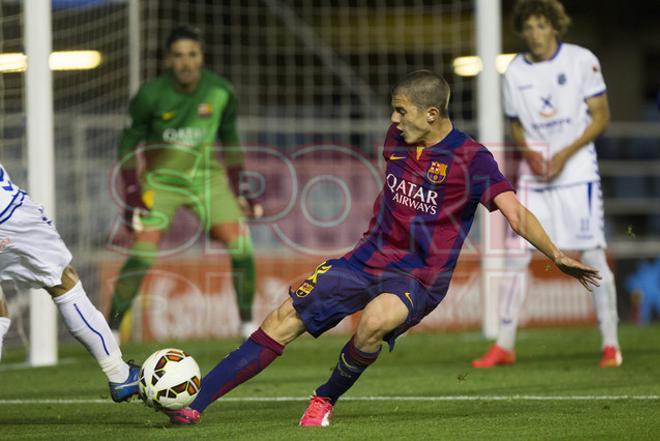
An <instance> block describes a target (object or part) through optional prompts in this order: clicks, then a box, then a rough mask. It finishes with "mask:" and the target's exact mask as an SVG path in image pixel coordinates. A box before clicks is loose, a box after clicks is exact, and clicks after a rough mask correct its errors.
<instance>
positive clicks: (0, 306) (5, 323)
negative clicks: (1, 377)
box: [0, 286, 11, 360]
mask: <svg viewBox="0 0 660 441" xmlns="http://www.w3.org/2000/svg"><path fill="white" fill-rule="evenodd" d="M10 325H11V320H10V319H9V309H8V308H7V301H6V300H5V294H4V292H3V291H2V286H0V360H1V359H2V342H3V341H4V339H5V335H6V334H7V331H8V330H9V326H10Z"/></svg>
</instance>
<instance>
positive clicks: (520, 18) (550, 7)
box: [513, 0, 571, 36]
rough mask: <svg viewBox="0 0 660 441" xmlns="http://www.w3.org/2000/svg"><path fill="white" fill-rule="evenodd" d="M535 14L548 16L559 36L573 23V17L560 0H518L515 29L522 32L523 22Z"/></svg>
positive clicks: (514, 20) (514, 9)
mask: <svg viewBox="0 0 660 441" xmlns="http://www.w3.org/2000/svg"><path fill="white" fill-rule="evenodd" d="M534 15H538V16H542V17H545V18H547V19H548V21H549V22H550V23H551V24H552V27H553V28H554V29H555V31H557V33H558V34H559V36H562V35H564V33H565V32H566V30H567V29H568V26H570V24H571V17H569V16H568V15H567V14H566V11H565V10H564V6H563V5H562V4H561V3H560V2H559V1H558V0H518V2H517V3H516V5H515V6H514V7H513V29H514V30H515V31H516V32H517V33H519V34H520V33H522V28H523V24H524V23H525V21H526V20H527V19H528V18H529V17H531V16H534Z"/></svg>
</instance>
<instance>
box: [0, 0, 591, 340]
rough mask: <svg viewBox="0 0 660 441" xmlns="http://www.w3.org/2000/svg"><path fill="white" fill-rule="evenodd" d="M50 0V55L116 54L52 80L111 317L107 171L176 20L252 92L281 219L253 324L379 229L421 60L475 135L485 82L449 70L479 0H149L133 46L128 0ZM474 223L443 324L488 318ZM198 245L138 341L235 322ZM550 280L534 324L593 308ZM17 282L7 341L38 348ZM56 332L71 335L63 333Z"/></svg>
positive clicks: (248, 139)
mask: <svg viewBox="0 0 660 441" xmlns="http://www.w3.org/2000/svg"><path fill="white" fill-rule="evenodd" d="M54 4H55V8H54V10H53V20H52V22H53V30H52V34H53V35H52V38H53V50H54V51H69V50H92V51H98V52H99V53H100V54H101V57H102V58H101V63H100V64H99V65H98V66H97V67H94V68H90V69H87V70H70V71H55V72H54V83H53V84H54V99H55V137H56V141H55V157H56V163H55V168H56V186H57V188H56V196H57V199H56V206H57V213H56V216H55V217H56V222H57V227H58V230H59V231H60V233H61V235H62V237H63V238H64V240H65V242H66V243H67V244H68V246H69V247H70V249H71V251H72V253H73V255H74V264H75V266H76V268H77V269H78V271H79V273H80V275H81V278H82V279H83V282H84V284H85V286H86V289H87V292H88V293H89V295H90V297H92V300H93V301H94V302H95V303H97V304H98V305H100V306H101V308H102V309H103V310H104V311H107V308H108V305H109V301H110V296H111V294H112V287H113V283H114V280H115V277H116V276H117V272H118V270H119V268H120V266H121V264H122V262H123V260H124V259H125V257H126V251H127V248H128V247H129V246H130V237H129V236H128V234H127V233H126V232H125V231H123V230H122V229H121V228H117V223H116V221H117V216H118V214H119V208H118V206H117V201H116V200H115V199H114V197H113V194H112V188H113V185H114V184H113V183H112V182H111V171H112V170H113V167H114V165H115V156H116V144H117V139H118V135H119V132H120V130H121V128H122V127H123V126H124V125H125V124H126V121H127V116H126V109H127V103H128V98H129V95H130V91H129V84H130V78H129V75H130V74H129V72H130V70H131V66H130V63H129V60H130V59H131V57H130V51H131V50H137V51H138V55H139V56H138V58H139V60H140V64H141V65H140V70H139V72H140V76H141V80H144V79H148V78H153V77H155V76H157V75H159V74H160V73H162V72H163V71H164V62H163V57H164V40H165V38H166V36H167V34H168V33H169V32H170V31H171V30H172V29H173V28H174V27H175V26H177V25H180V24H190V25H193V26H196V27H198V28H199V29H200V31H201V32H202V35H203V37H204V39H205V48H204V49H205V63H206V66H207V67H208V68H210V69H212V70H214V71H215V72H217V73H219V74H221V75H223V76H225V77H227V78H228V79H229V80H230V81H232V82H233V84H234V86H235V90H236V94H237V97H238V106H239V107H238V110H239V130H240V132H241V137H242V140H243V143H244V145H245V146H246V149H247V151H248V155H247V157H248V168H249V169H250V170H251V171H252V178H253V179H252V181H254V182H256V184H255V186H256V187H257V188H259V189H260V190H259V191H263V194H262V196H263V201H264V204H265V205H266V208H267V213H269V216H267V217H266V219H265V220H263V221H261V222H255V223H253V224H252V225H251V231H252V235H253V241H254V242H255V250H256V259H257V271H258V275H257V277H258V281H257V293H256V300H255V306H254V311H255V316H256V318H257V319H260V318H262V317H263V314H265V312H267V311H268V309H270V308H271V307H272V306H274V305H276V304H277V303H278V302H280V301H281V300H282V299H283V298H285V296H286V295H287V290H288V286H289V285H295V284H296V283H298V282H299V281H300V280H301V279H303V278H304V277H305V276H306V275H307V274H308V273H309V272H310V271H311V270H312V269H313V268H314V267H315V266H316V265H317V264H318V263H319V262H320V261H321V260H322V258H330V257H335V256H338V255H340V254H341V253H343V252H345V251H346V250H348V249H350V247H351V245H352V244H353V243H355V242H356V241H357V239H359V237H360V236H361V233H362V232H363V231H364V230H365V229H366V226H367V222H368V219H369V216H370V214H371V207H372V203H373V199H374V197H375V195H376V194H377V192H378V191H379V188H380V185H381V184H382V181H381V179H382V178H381V175H382V173H381V172H380V168H379V167H381V166H382V163H381V160H380V159H379V158H380V155H379V146H380V145H381V143H382V141H383V137H384V133H385V131H386V129H387V127H388V118H389V115H390V105H389V92H390V88H391V87H392V85H393V84H394V83H395V82H396V80H397V79H399V78H400V77H401V76H403V75H404V74H405V73H407V72H409V71H411V70H415V69H420V68H428V69H432V70H434V71H436V72H438V73H442V74H443V75H444V76H445V78H447V80H448V81H449V83H450V86H451V88H452V99H451V103H450V114H451V117H452V120H453V121H454V123H455V124H456V125H457V126H458V127H460V128H462V129H463V130H465V131H467V132H468V133H471V134H474V135H476V133H475V132H476V127H475V125H474V122H473V121H474V119H475V106H476V96H475V94H476V81H475V79H474V77H463V76H458V75H456V74H455V73H454V71H453V68H452V62H453V60H454V59H455V58H456V57H459V56H465V55H474V54H475V53H476V49H475V36H474V34H475V21H474V2H473V1H472V0H433V1H430V0H405V1H404V0H338V1H333V2H327V1H321V0H312V1H303V0H261V1H243V0H240V1H239V0H224V1H213V2H211V1H202V0H191V1H186V2H182V1H175V0H142V1H138V2H137V5H138V8H137V9H138V10H139V32H138V34H137V36H138V37H139V41H140V42H141V43H140V46H139V47H137V48H136V47H131V45H130V44H129V28H130V27H129V21H130V16H129V13H130V11H131V8H130V5H129V2H128V1H121V0H105V1H85V0H70V1H65V0H62V1H55V2H54ZM0 8H1V10H0V36H1V37H2V38H0V49H1V52H2V53H14V52H18V53H20V52H21V48H22V26H23V25H24V23H22V13H21V3H20V2H17V1H15V0H14V1H12V0H0ZM0 81H1V82H2V83H1V84H0V85H1V86H2V90H1V91H0V110H2V114H3V116H2V122H1V124H2V125H1V126H0V130H1V131H2V133H3V137H2V145H1V148H0V160H1V161H2V162H3V164H4V165H5V166H6V167H7V168H8V169H9V170H10V173H12V176H13V177H14V179H15V180H16V181H17V182H18V183H19V184H23V185H24V184H25V183H26V178H25V176H26V169H25V165H26V160H25V149H24V141H25V140H24V131H23V118H24V114H23V104H22V97H23V93H24V90H23V89H24V82H23V74H22V73H21V72H20V70H19V71H17V72H8V71H6V72H3V73H2V76H1V77H0ZM255 191H256V190H255ZM195 222H196V221H195V219H194V218H193V217H192V216H190V215H189V214H186V213H180V214H179V215H178V216H177V218H176V219H175V222H174V224H173V226H172V229H171V231H170V232H169V233H168V235H167V236H166V238H165V239H164V241H163V244H162V247H163V249H164V250H165V251H168V250H171V249H175V248H176V247H177V244H180V243H182V242H185V241H186V239H187V238H188V236H187V235H189V234H190V232H191V231H194V230H195V228H194V225H195ZM473 230H474V232H473V234H472V237H471V238H470V240H468V241H467V243H466V253H465V255H466V258H465V259H466V260H465V262H464V263H461V264H459V268H458V269H457V275H456V276H457V277H456V278H455V283H454V284H453V285H452V290H451V291H450V296H448V298H447V301H446V302H445V304H444V305H443V307H441V308H440V309H439V310H438V312H437V313H434V314H435V315H434V316H433V317H429V321H428V323H429V326H428V328H429V329H446V328H460V327H468V326H471V327H476V326H478V325H479V320H480V314H481V302H480V298H479V283H478V277H479V276H478V271H477V270H476V269H477V268H478V261H479V252H478V251H477V250H478V247H479V238H480V233H479V228H478V226H475V227H473ZM193 243H194V245H192V246H189V247H186V248H183V249H180V251H179V252H177V253H174V254H172V253H170V254H168V257H164V258H163V259H159V260H158V262H157V263H156V265H155V266H154V268H153V271H151V272H150V274H149V276H148V277H147V278H146V279H145V282H144V284H143V287H142V290H141V296H140V299H139V300H138V301H136V304H135V308H134V312H133V318H132V323H133V327H132V331H130V332H132V333H133V336H134V337H135V338H145V339H149V338H156V339H168V338H197V337H209V336H218V337H222V336H230V335H234V334H235V331H236V329H237V323H238V316H237V313H236V306H235V300H234V296H233V294H232V285H231V283H230V282H231V277H230V276H229V271H230V268H229V266H228V259H227V258H226V256H225V255H224V254H223V250H222V248H221V247H219V246H218V245H216V244H213V243H209V242H208V241H206V240H204V239H198V240H196V241H194V242H193ZM461 265H463V266H461ZM540 277H541V279H543V277H544V276H543V275H542V274H541V276H540ZM548 283H551V284H554V285H548V286H552V287H554V288H553V289H552V292H553V293H554V294H553V295H552V296H551V297H550V300H548V299H547V298H546V299H545V300H543V302H545V303H544V304H543V305H541V306H539V305H538V304H537V303H534V301H535V299H537V298H540V296H539V295H538V294H540V292H537V291H534V289H536V290H538V289H540V288H538V286H539V285H538V284H532V286H533V289H532V293H531V294H530V296H529V297H528V304H529V305H531V306H530V308H529V314H528V316H527V320H532V321H544V320H545V319H549V320H550V321H553V320H554V321H580V320H589V319H591V310H590V305H589V303H588V302H586V301H582V300H581V299H580V298H578V296H576V295H574V294H575V293H576V292H579V288H577V287H576V288H575V290H573V288H572V285H571V288H569V289H567V288H566V287H565V286H564V285H562V282H557V281H554V280H551V281H549V282H548ZM6 291H8V298H9V300H10V310H11V313H12V316H13V317H14V318H16V320H15V321H14V323H15V324H16V325H15V326H12V330H11V331H10V335H9V338H8V345H9V346H11V345H19V344H20V342H21V340H22V341H24V342H25V343H27V342H28V339H27V337H24V338H21V336H26V335H27V329H28V327H27V325H28V324H27V323H26V322H27V320H28V319H27V317H28V316H27V315H26V311H27V308H28V307H29V305H28V304H27V302H26V301H24V300H23V299H22V297H21V295H20V293H15V292H13V291H12V289H11V287H8V288H7V289H6ZM534 293H536V294H537V295H534ZM581 297H583V298H584V299H587V296H581ZM530 302H531V303H530ZM538 311H541V312H540V313H538ZM534 314H536V315H534ZM535 317H536V318H535ZM525 320H526V319H525V317H523V321H525ZM351 325H352V323H351V321H347V322H346V324H344V325H342V326H340V327H339V330H340V331H341V330H346V329H347V328H348V327H350V326H351ZM60 335H61V337H62V338H65V331H64V330H63V328H62V327H60Z"/></svg>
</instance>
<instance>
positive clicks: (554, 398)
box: [0, 395, 660, 405]
mask: <svg viewBox="0 0 660 441" xmlns="http://www.w3.org/2000/svg"><path fill="white" fill-rule="evenodd" d="M221 400H222V401H226V402H247V401H252V402H262V403H275V402H287V401H308V400H309V397H228V398H221ZM341 400H342V401H627V400H630V401H656V400H660V395H447V396H440V397H408V396H404V397H399V396H394V397H343V398H342V399H341ZM132 402H133V403H140V401H138V400H134V401H132ZM2 404H114V403H113V402H112V401H111V400H110V399H109V398H108V399H101V398H97V399H92V398H90V399H85V398H80V399H62V400H57V399H50V400H49V399H26V400H0V405H2Z"/></svg>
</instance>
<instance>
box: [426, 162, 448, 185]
mask: <svg viewBox="0 0 660 441" xmlns="http://www.w3.org/2000/svg"><path fill="white" fill-rule="evenodd" d="M446 177H447V164H443V163H442V162H438V161H431V166H430V167H429V169H428V170H427V171H426V178H427V179H428V180H429V181H431V182H433V183H434V184H440V183H442V182H443V181H444V180H445V178H446Z"/></svg>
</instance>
